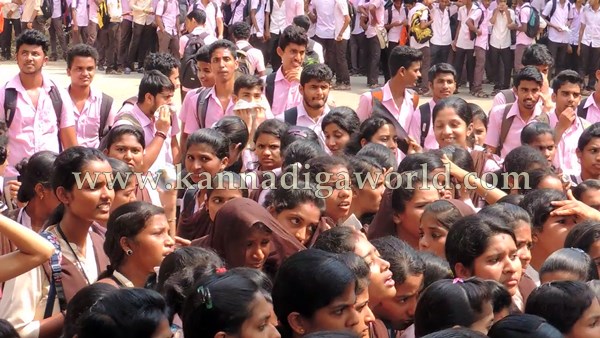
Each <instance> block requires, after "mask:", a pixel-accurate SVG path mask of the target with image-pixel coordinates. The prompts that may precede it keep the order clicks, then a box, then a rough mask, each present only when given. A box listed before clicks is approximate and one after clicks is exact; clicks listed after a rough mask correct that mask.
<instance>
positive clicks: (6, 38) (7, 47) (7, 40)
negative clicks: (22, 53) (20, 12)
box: [0, 19, 21, 59]
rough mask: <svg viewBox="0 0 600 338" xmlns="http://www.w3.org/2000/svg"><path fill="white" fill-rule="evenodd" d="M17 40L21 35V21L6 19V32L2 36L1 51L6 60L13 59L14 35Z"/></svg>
mask: <svg viewBox="0 0 600 338" xmlns="http://www.w3.org/2000/svg"><path fill="white" fill-rule="evenodd" d="M13 31H14V33H15V38H16V37H18V36H19V35H20V34H21V20H20V19H4V31H3V32H2V34H0V51H1V54H2V56H3V57H4V58H5V59H10V58H11V46H12V34H13Z"/></svg>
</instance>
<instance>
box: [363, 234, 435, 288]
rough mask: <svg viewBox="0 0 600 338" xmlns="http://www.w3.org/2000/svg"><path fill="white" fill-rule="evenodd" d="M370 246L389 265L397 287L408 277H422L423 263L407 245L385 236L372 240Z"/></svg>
mask: <svg viewBox="0 0 600 338" xmlns="http://www.w3.org/2000/svg"><path fill="white" fill-rule="evenodd" d="M371 244H373V246H374V247H375V248H377V251H379V254H380V255H381V258H382V259H384V260H386V261H388V262H389V263H390V271H391V272H392V278H393V279H394V281H395V282H396V284H397V285H400V284H403V283H404V282H405V281H406V278H408V277H409V276H415V275H422V274H423V273H424V272H425V263H424V262H423V260H422V259H421V256H419V254H418V252H417V251H416V250H415V249H413V248H412V247H411V246H410V245H408V243H406V242H404V241H402V240H401V239H399V238H397V237H395V236H386V237H380V238H377V239H374V240H373V241H371Z"/></svg>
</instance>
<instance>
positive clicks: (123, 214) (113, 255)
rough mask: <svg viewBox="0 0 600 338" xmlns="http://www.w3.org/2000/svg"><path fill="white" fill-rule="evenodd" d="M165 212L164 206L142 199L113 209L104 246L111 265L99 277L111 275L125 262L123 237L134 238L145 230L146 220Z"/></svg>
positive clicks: (107, 224)
mask: <svg viewBox="0 0 600 338" xmlns="http://www.w3.org/2000/svg"><path fill="white" fill-rule="evenodd" d="M164 213H165V210H164V209H163V208H161V207H157V206H156V205H154V204H151V203H148V202H142V201H135V202H130V203H127V204H124V205H122V206H120V207H118V208H117V209H116V210H114V211H112V212H111V214H110V216H109V218H108V222H107V223H106V235H105V236H106V238H105V240H104V246H103V247H104V252H105V253H106V256H107V257H108V259H109V260H110V265H109V266H108V267H107V269H106V271H105V273H103V274H101V276H99V277H98V279H102V278H106V277H110V276H111V275H112V273H113V272H114V271H115V270H116V269H117V268H119V267H120V266H121V264H123V261H124V260H125V256H126V255H125V251H124V250H123V248H122V247H121V243H120V241H121V238H123V237H125V238H127V239H129V240H133V239H134V238H135V236H137V235H138V234H139V233H140V232H142V230H144V228H145V227H146V222H148V220H149V219H150V218H151V217H153V216H156V215H164Z"/></svg>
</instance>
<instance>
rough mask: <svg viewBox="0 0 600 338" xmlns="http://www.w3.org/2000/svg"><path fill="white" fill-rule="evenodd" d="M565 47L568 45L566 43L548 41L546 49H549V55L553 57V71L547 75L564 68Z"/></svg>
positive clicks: (552, 74) (554, 73)
mask: <svg viewBox="0 0 600 338" xmlns="http://www.w3.org/2000/svg"><path fill="white" fill-rule="evenodd" d="M567 47H568V45H567V44H566V43H557V42H554V41H548V51H550V55H552V56H553V57H554V67H553V68H554V72H553V73H550V74H549V75H551V76H554V75H556V74H558V73H560V72H561V71H563V70H564V69H565V63H566V59H567Z"/></svg>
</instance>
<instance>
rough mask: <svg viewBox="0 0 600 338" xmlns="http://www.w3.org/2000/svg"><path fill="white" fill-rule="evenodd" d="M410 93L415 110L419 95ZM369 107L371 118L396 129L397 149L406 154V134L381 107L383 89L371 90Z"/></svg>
mask: <svg viewBox="0 0 600 338" xmlns="http://www.w3.org/2000/svg"><path fill="white" fill-rule="evenodd" d="M410 93H411V94H412V95H413V100H412V103H413V109H417V106H418V105H419V94H417V93H416V92H414V91H412V90H410ZM371 105H372V112H371V116H380V117H382V118H384V119H386V120H388V121H389V122H390V123H392V124H393V125H394V127H395V129H396V136H397V137H398V149H400V150H401V151H402V152H403V153H405V154H406V153H407V152H408V147H409V145H408V142H407V141H408V133H407V132H406V130H405V129H404V127H402V126H401V125H400V123H398V120H396V117H394V116H393V115H392V113H391V112H390V111H389V110H388V109H387V108H386V107H385V106H384V105H383V89H381V88H376V89H373V90H371Z"/></svg>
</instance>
